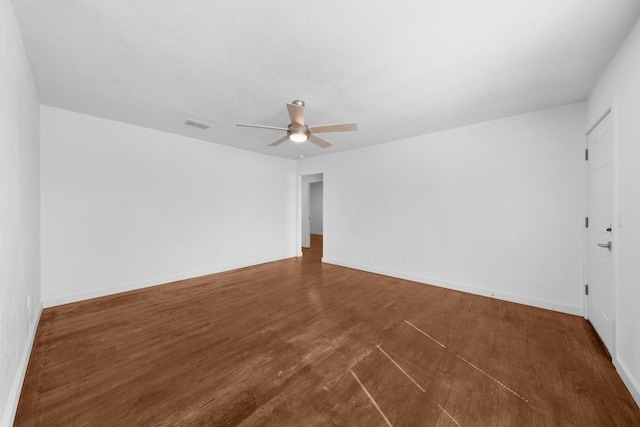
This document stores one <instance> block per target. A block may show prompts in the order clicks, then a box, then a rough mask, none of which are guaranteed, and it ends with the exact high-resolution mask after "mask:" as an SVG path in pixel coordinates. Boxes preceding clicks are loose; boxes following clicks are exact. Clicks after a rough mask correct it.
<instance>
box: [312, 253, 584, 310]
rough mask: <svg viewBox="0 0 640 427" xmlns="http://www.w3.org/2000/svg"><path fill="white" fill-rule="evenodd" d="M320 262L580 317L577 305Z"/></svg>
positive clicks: (380, 269)
mask: <svg viewBox="0 0 640 427" xmlns="http://www.w3.org/2000/svg"><path fill="white" fill-rule="evenodd" d="M322 262H325V263H327V264H334V265H339V266H341V267H348V268H353V269H356V270H361V271H367V272H370V273H376V274H381V275H383V276H389V277H395V278H398V279H404V280H410V281H412V282H418V283H423V284H426V285H433V286H438V287H440V288H445V289H452V290H456V291H462V292H467V293H470V294H474V295H481V296H484V297H489V298H495V299H499V300H503V301H509V302H515V303H518V304H524V305H529V306H532V307H537V308H544V309H547V310H552V311H557V312H560V313H567V314H573V315H576V316H582V314H583V307H581V306H578V305H575V306H574V305H566V304H559V303H557V302H554V301H547V300H542V299H538V298H531V297H526V296H522V295H515V294H510V293H503V292H496V291H494V290H491V289H486V288H480V287H476V286H469V285H465V284H462V283H455V282H450V281H447V280H441V279H434V278H430V277H425V276H418V275H415V274H407V273H402V272H398V271H392V270H386V269H382V268H378V267H372V266H368V265H362V264H356V263H353V262H348V261H340V260H336V259H329V258H322Z"/></svg>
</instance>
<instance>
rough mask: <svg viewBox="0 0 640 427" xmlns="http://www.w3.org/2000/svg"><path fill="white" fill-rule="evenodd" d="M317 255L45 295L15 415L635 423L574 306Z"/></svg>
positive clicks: (145, 422) (348, 422) (637, 415)
mask: <svg viewBox="0 0 640 427" xmlns="http://www.w3.org/2000/svg"><path fill="white" fill-rule="evenodd" d="M320 254H321V237H320V236H314V240H313V243H312V249H310V250H305V251H304V256H303V257H301V258H292V259H287V260H283V261H278V262H272V263H268V264H263V265H258V266H254V267H249V268H244V269H240V270H235V271H230V272H225V273H221V274H215V275H211V276H206V277H200V278H195V279H191V280H185V281H181V282H176V283H171V284H167V285H162V286H156V287H152V288H146V289H142V290H137V291H132V292H126V293H122V294H117V295H112V296H108V297H103V298H99V299H94V300H88V301H84V302H79V303H75V304H68V305H64V306H58V307H53V308H48V309H45V310H44V312H43V313H42V317H41V320H40V324H39V327H38V332H37V336H36V341H35V345H34V348H33V352H32V355H31V359H30V362H29V366H28V371H27V375H26V379H25V383H24V387H23V390H22V395H21V398H20V402H19V407H18V412H17V416H16V421H15V425H18V426H76V425H78V426H101V425H105V426H175V425H188V426H191V425H196V426H197V425H202V426H227V425H243V426H316V425H318V426H390V425H392V426H465V427H467V426H580V427H583V426H639V425H640V410H639V409H638V406H637V405H636V404H635V402H634V401H633V400H632V398H631V396H630V394H629V392H628V391H627V390H626V389H625V387H624V385H623V383H622V381H621V380H620V378H619V377H618V375H617V374H616V371H615V369H614V367H613V366H612V364H611V361H610V359H608V358H607V355H606V354H605V352H604V351H603V349H602V347H601V346H600V345H599V343H598V341H597V338H596V336H595V335H594V333H593V331H592V330H591V329H590V327H589V324H588V323H587V322H585V320H584V319H582V318H580V317H577V316H570V315H565V314H560V313H555V312H551V311H547V310H541V309H536V308H532V307H528V306H524V305H518V304H513V303H508V302H503V301H498V300H494V299H490V298H484V297H480V296H475V295H470V294H465V293H462V292H456V291H451V290H446V289H441V288H437V287H432V286H427V285H423V284H418V283H413V282H408V281H404V280H399V279H394V278H389V277H384V276H379V275H376V274H370V273H365V272H361V271H356V270H351V269H348V268H343V267H338V266H332V265H328V264H322V263H321V262H320Z"/></svg>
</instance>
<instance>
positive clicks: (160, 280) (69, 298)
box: [43, 253, 296, 308]
mask: <svg viewBox="0 0 640 427" xmlns="http://www.w3.org/2000/svg"><path fill="white" fill-rule="evenodd" d="M295 256H296V253H290V254H285V255H282V256H277V257H270V258H262V259H255V260H252V261H246V262H242V263H238V264H230V265H224V266H218V267H212V268H209V269H204V270H197V271H191V272H189V273H182V274H174V275H170V276H163V277H154V278H152V279H147V280H141V281H137V282H131V283H125V284H122V285H117V286H112V287H108V288H100V289H92V290H90V291H86V292H78V293H75V294H68V295H60V296H55V297H49V298H46V299H44V301H43V305H44V307H45V308H47V307H54V306H56V305H62V304H69V303H73V302H78V301H84V300H88V299H91V298H99V297H104V296H107V295H113V294H118V293H120V292H128V291H135V290H137V289H142V288H148V287H151V286H157V285H164V284H166V283H171V282H177V281H179V280H186V279H192V278H194V277H200V276H207V275H209V274H216V273H222V272H225V271H230V270H236V269H238V268H244V267H251V266H254V265H258V264H264V263H267V262H272V261H279V260H281V259H286V258H293V257H295Z"/></svg>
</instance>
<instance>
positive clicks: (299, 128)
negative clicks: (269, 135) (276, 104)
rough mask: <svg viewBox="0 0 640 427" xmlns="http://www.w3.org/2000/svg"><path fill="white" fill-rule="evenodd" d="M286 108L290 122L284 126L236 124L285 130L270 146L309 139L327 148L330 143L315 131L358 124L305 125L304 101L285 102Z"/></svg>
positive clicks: (342, 129)
mask: <svg viewBox="0 0 640 427" xmlns="http://www.w3.org/2000/svg"><path fill="white" fill-rule="evenodd" d="M287 110H288V111H289V117H290V118H291V123H290V124H289V126H287V127H286V128H283V127H275V126H263V125H249V124H244V123H236V126H245V127H250V128H259V129H272V130H283V131H285V132H287V134H286V135H285V136H283V137H282V138H280V139H278V140H276V141H274V142H272V143H271V144H269V146H271V147H275V146H276V145H280V144H282V143H283V142H285V141H286V140H287V139H290V140H291V141H293V142H305V141H306V140H309V141H311V142H312V143H314V144H316V145H317V146H318V147H321V148H327V147H331V144H330V143H329V142H327V141H325V140H324V139H322V138H320V137H319V136H316V135H315V134H316V133H323V132H349V131H356V130H358V125H357V124H356V123H340V124H333V125H322V126H307V125H306V124H305V123H304V101H301V100H299V99H296V100H295V101H292V102H291V103H287Z"/></svg>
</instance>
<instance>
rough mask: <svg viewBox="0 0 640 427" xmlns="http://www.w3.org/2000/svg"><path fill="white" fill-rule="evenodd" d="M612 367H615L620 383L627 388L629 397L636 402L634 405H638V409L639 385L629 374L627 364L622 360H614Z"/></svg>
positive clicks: (639, 400) (639, 403)
mask: <svg viewBox="0 0 640 427" xmlns="http://www.w3.org/2000/svg"><path fill="white" fill-rule="evenodd" d="M613 366H615V367H616V370H617V371H618V375H620V378H621V379H622V382H623V383H624V385H626V386H627V389H628V390H629V393H631V397H633V400H635V401H636V405H638V408H639V409H640V383H639V382H638V380H636V379H635V378H633V376H632V375H631V374H630V372H631V371H629V368H627V364H626V363H625V362H624V361H623V360H620V359H619V358H614V359H613Z"/></svg>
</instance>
